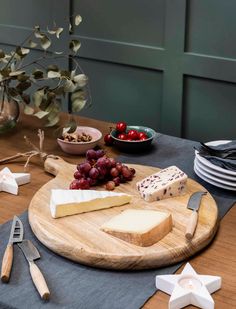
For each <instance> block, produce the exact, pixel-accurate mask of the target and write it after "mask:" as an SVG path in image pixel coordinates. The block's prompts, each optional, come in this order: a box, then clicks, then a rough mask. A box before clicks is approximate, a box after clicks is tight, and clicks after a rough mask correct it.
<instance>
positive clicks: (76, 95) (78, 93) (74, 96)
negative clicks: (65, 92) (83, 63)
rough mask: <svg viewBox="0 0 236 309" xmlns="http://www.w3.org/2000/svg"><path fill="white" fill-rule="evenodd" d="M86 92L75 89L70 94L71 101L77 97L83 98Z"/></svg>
mask: <svg viewBox="0 0 236 309" xmlns="http://www.w3.org/2000/svg"><path fill="white" fill-rule="evenodd" d="M86 94H87V92H86V91H85V90H82V89H78V90H76V91H75V92H74V93H72V95H71V101H75V100H77V99H80V100H84V99H85V98H86Z"/></svg>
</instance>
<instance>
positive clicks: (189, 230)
mask: <svg viewBox="0 0 236 309" xmlns="http://www.w3.org/2000/svg"><path fill="white" fill-rule="evenodd" d="M205 194H207V192H202V191H198V192H194V193H193V194H192V195H191V196H190V198H189V201H188V205H187V208H188V209H191V210H193V211H192V213H191V216H190V218H189V222H188V224H187V227H186V232H185V237H186V238H187V239H188V240H191V239H192V238H193V235H194V232H195V229H196V226H197V221H198V209H199V207H200V204H201V199H202V196H203V195H205Z"/></svg>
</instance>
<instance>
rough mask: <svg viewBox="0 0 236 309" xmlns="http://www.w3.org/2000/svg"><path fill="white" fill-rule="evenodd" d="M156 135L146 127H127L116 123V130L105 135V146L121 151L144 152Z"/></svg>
mask: <svg viewBox="0 0 236 309" xmlns="http://www.w3.org/2000/svg"><path fill="white" fill-rule="evenodd" d="M156 135H157V133H156V132H155V131H154V130H153V129H151V128H148V127H144V126H133V125H127V124H126V123H125V122H123V121H122V122H117V124H116V128H115V129H113V130H111V132H110V134H107V135H105V137H104V141H105V143H106V144H108V145H109V144H110V145H113V144H114V145H115V146H117V147H118V148H119V149H120V150H123V151H128V152H129V151H131V152H132V151H145V150H147V149H148V148H149V147H150V146H151V143H152V141H153V139H154V137H156Z"/></svg>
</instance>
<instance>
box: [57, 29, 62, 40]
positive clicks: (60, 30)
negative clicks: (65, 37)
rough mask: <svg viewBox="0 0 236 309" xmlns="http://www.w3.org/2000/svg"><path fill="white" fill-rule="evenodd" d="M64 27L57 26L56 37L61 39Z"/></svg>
mask: <svg viewBox="0 0 236 309" xmlns="http://www.w3.org/2000/svg"><path fill="white" fill-rule="evenodd" d="M62 31H63V28H57V30H56V37H57V38H58V39H59V38H60V34H61V33H62Z"/></svg>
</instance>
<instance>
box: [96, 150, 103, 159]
mask: <svg viewBox="0 0 236 309" xmlns="http://www.w3.org/2000/svg"><path fill="white" fill-rule="evenodd" d="M104 155H105V151H104V150H103V149H98V150H97V151H96V159H98V158H101V157H103V156H104Z"/></svg>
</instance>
